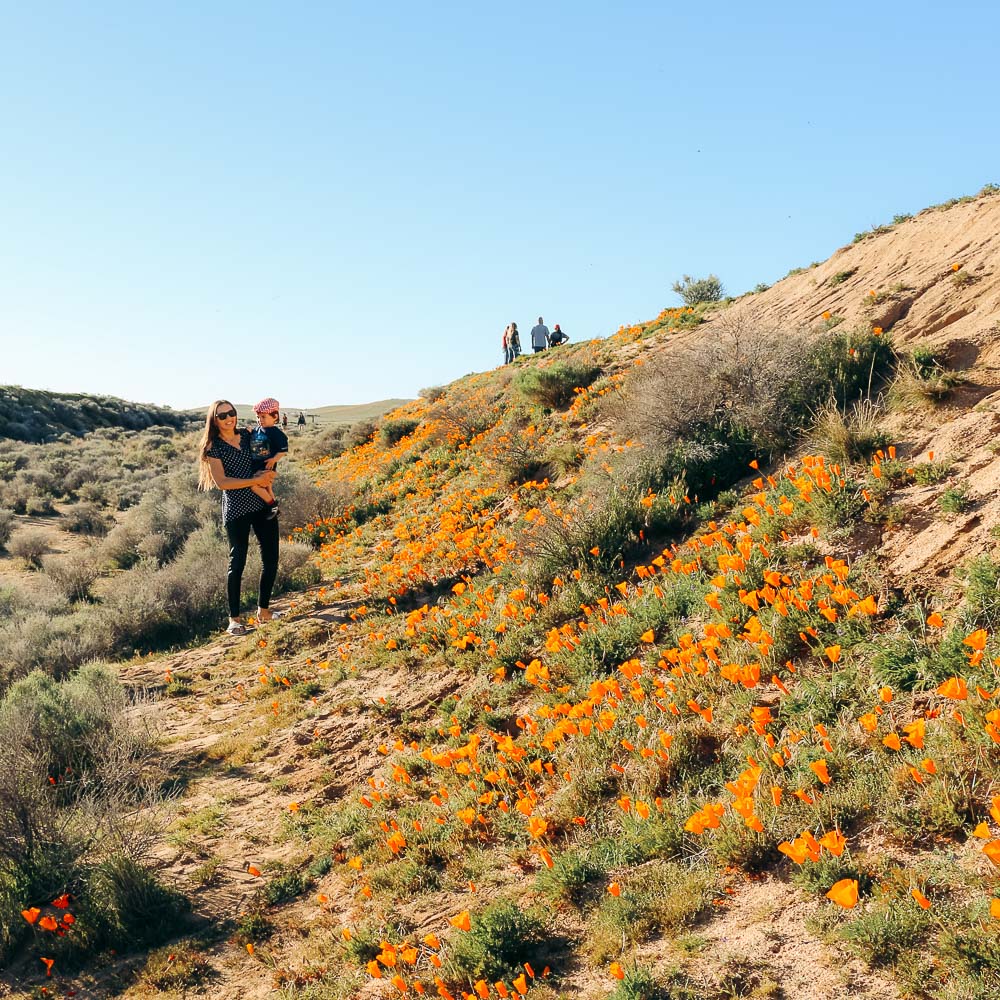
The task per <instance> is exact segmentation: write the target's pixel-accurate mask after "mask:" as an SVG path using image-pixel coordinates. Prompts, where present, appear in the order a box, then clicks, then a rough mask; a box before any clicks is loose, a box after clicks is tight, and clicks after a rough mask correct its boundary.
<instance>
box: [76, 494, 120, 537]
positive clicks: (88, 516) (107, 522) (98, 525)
mask: <svg viewBox="0 0 1000 1000" xmlns="http://www.w3.org/2000/svg"><path fill="white" fill-rule="evenodd" d="M113 523H114V522H113V521H112V520H111V518H109V517H108V515H107V514H105V513H104V512H103V511H102V510H100V509H99V508H98V507H96V506H94V504H92V503H86V502H84V503H78V504H74V505H73V506H72V507H71V508H70V509H69V510H68V511H66V513H65V514H64V515H63V527H64V528H65V529H66V530H67V531H72V532H74V533H76V534H78V535H100V536H102V537H103V536H104V535H106V534H107V533H108V531H110V530H111V525H112V524H113Z"/></svg>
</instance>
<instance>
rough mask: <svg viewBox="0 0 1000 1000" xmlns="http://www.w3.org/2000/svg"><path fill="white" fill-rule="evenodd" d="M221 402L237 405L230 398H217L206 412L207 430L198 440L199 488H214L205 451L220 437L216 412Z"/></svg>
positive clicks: (231, 406) (227, 404) (232, 407)
mask: <svg viewBox="0 0 1000 1000" xmlns="http://www.w3.org/2000/svg"><path fill="white" fill-rule="evenodd" d="M221 403H225V404H226V406H228V407H230V409H233V410H235V409H236V407H235V406H233V404H232V403H230V402H229V400H228V399H217V400H216V401H215V402H214V403H213V404H212V405H211V406H210V407H209V408H208V413H206V414H205V430H204V431H203V432H202V435H201V440H200V441H199V442H198V489H199V490H214V489H215V480H214V479H213V478H212V470H211V469H210V468H209V465H208V458H207V457H206V455H205V452H207V451H208V450H209V448H211V447H212V445H214V444H215V442H216V441H217V440H218V439H219V425H218V424H217V423H216V420H215V414H216V412H217V408H218V406H219V405H220V404H221Z"/></svg>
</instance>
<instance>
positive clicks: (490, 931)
mask: <svg viewBox="0 0 1000 1000" xmlns="http://www.w3.org/2000/svg"><path fill="white" fill-rule="evenodd" d="M544 933H545V923H544V921H543V920H542V918H541V917H540V916H539V915H538V914H536V913H534V912H531V911H528V910H522V909H521V908H520V907H519V906H518V905H517V904H516V903H514V902H511V901H509V900H502V901H500V902H498V903H493V904H492V905H490V906H488V907H486V909H484V910H481V911H480V912H479V913H477V914H476V915H475V916H473V918H472V927H471V930H470V931H469V932H468V933H467V934H463V935H462V936H461V937H459V938H458V939H457V941H455V943H454V945H453V951H452V960H453V961H454V963H455V966H456V968H457V969H459V970H460V971H461V972H462V973H464V974H465V975H467V976H468V977H469V980H470V982H471V981H474V980H477V979H486V980H488V981H489V982H495V981H496V980H498V979H508V978H510V977H511V976H515V975H517V974H518V972H520V971H521V965H522V963H523V962H526V961H531V959H532V958H533V957H534V955H535V954H536V953H537V952H538V950H539V947H540V945H541V944H542V942H543V936H544Z"/></svg>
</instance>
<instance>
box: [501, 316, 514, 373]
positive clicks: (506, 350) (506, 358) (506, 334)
mask: <svg viewBox="0 0 1000 1000" xmlns="http://www.w3.org/2000/svg"><path fill="white" fill-rule="evenodd" d="M500 347H501V348H502V349H503V363H504V364H505V365H509V364H510V363H511V361H513V360H514V355H513V353H512V352H511V349H510V326H509V325H508V326H505V327H504V328H503V336H502V337H501V338H500Z"/></svg>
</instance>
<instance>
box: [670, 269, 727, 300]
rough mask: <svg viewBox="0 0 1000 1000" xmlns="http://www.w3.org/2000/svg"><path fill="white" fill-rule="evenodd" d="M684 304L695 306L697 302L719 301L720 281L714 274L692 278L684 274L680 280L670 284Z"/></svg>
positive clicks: (721, 293) (721, 292) (720, 296)
mask: <svg viewBox="0 0 1000 1000" xmlns="http://www.w3.org/2000/svg"><path fill="white" fill-rule="evenodd" d="M671 290H672V291H674V292H676V293H677V294H678V295H679V296H680V297H681V299H682V300H683V301H684V305H686V306H696V305H698V303H699V302H720V301H721V300H722V296H723V288H722V282H721V281H719V279H718V277H717V276H716V275H714V274H710V275H709V276H708V277H707V278H692V277H691V275H690V274H685V275H684V277H683V278H682V279H681V280H680V281H675V282H674V283H673V285H671Z"/></svg>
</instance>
